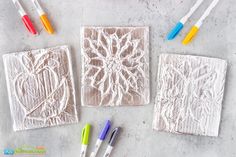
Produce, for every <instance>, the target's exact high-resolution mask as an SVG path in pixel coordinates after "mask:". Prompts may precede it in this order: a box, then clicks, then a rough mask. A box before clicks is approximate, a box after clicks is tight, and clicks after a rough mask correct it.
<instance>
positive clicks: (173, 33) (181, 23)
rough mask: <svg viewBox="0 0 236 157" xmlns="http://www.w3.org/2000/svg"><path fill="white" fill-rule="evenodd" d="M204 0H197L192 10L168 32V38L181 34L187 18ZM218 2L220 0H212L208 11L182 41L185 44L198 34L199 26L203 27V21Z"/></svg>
mask: <svg viewBox="0 0 236 157" xmlns="http://www.w3.org/2000/svg"><path fill="white" fill-rule="evenodd" d="M203 1H204V0H197V2H196V3H195V4H194V6H193V7H192V8H191V9H190V11H189V12H188V13H187V14H186V15H185V16H184V17H183V18H182V19H181V20H180V21H179V22H178V23H177V24H176V26H175V27H174V28H173V29H172V30H171V32H170V33H169V34H168V36H167V39H168V40H172V39H174V38H175V37H176V36H177V35H178V34H179V32H180V31H181V30H182V29H183V27H184V24H185V23H186V22H187V20H188V19H189V18H190V16H191V15H192V14H193V13H194V12H195V11H196V10H197V8H199V6H200V5H201V4H202V3H203ZM218 2H219V0H213V1H212V3H211V4H210V5H209V7H208V8H207V9H206V11H205V12H204V13H203V15H202V16H201V17H200V19H199V20H198V21H197V23H195V25H194V26H193V27H192V29H191V30H190V31H189V33H188V34H187V36H186V37H185V38H184V40H183V42H182V43H183V44H184V45H187V44H188V43H189V42H191V41H192V39H193V38H194V36H196V34H197V32H198V30H199V28H200V27H201V25H202V23H203V21H204V20H205V19H206V17H207V16H208V15H209V14H210V12H211V11H212V9H213V8H214V7H215V6H216V5H217V3H218Z"/></svg>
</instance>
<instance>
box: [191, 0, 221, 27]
mask: <svg viewBox="0 0 236 157" xmlns="http://www.w3.org/2000/svg"><path fill="white" fill-rule="evenodd" d="M219 1H220V0H213V1H212V3H211V4H210V6H209V7H208V8H207V9H206V11H205V12H204V13H203V15H202V16H201V17H200V19H199V20H198V21H197V23H196V24H195V26H197V27H198V28H200V27H201V25H202V23H203V21H204V20H205V19H206V18H207V16H208V15H209V14H210V13H211V11H212V9H214V8H215V6H216V5H217V4H218V2H219Z"/></svg>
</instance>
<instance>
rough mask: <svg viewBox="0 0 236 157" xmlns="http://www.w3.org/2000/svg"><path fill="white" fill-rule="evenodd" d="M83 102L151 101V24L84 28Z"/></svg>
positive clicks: (131, 102) (125, 103)
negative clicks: (148, 25) (149, 26)
mask: <svg viewBox="0 0 236 157" xmlns="http://www.w3.org/2000/svg"><path fill="white" fill-rule="evenodd" d="M81 32H82V37H81V39H82V105H83V106H120V105H129V106H132V105H144V104H148V103H149V95H150V91H149V28H148V27H84V28H82V31H81Z"/></svg>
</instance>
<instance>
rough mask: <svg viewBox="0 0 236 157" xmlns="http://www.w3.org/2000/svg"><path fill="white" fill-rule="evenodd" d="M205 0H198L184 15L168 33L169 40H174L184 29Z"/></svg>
mask: <svg viewBox="0 0 236 157" xmlns="http://www.w3.org/2000/svg"><path fill="white" fill-rule="evenodd" d="M203 1H204V0H197V2H196V3H195V4H194V6H193V7H192V8H191V9H190V11H189V12H188V13H187V14H186V15H185V16H184V17H182V19H181V20H180V21H179V22H178V23H177V24H176V25H175V27H174V28H173V29H172V30H171V31H170V33H169V34H168V35H167V40H173V39H174V38H175V37H176V36H177V35H178V34H179V32H180V31H181V30H182V29H183V27H184V24H185V23H186V22H187V20H188V19H189V18H190V17H191V16H192V14H193V13H194V12H195V11H196V10H197V9H198V7H199V6H200V5H201V4H202V2H203Z"/></svg>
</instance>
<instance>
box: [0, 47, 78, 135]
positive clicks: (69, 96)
mask: <svg viewBox="0 0 236 157" xmlns="http://www.w3.org/2000/svg"><path fill="white" fill-rule="evenodd" d="M3 59H4V64H5V71H6V80H7V86H8V93H9V101H10V107H11V114H12V118H13V128H14V130H15V131H16V130H25V129H33V128H41V127H47V126H55V125H60V124H67V123H73V122H77V121H78V119H77V111H76V103H75V95H74V93H75V91H74V85H73V75H72V69H71V61H70V54H69V49H68V47H67V46H61V47H55V48H49V49H40V50H33V51H27V52H19V53H12V54H7V55H4V57H3Z"/></svg>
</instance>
